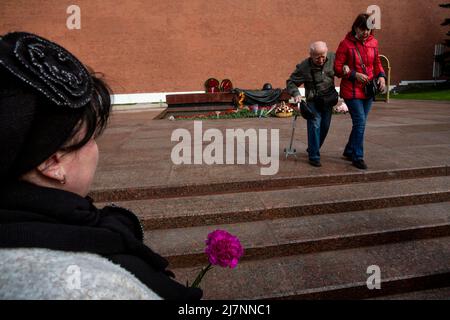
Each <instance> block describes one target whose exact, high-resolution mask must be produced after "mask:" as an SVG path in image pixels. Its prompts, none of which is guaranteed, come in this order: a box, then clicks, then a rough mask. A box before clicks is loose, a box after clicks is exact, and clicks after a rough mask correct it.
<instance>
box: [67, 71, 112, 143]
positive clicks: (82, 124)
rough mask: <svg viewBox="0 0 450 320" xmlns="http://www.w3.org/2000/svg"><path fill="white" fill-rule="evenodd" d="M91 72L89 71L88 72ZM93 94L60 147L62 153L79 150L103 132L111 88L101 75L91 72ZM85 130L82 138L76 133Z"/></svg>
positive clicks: (107, 116)
mask: <svg viewBox="0 0 450 320" xmlns="http://www.w3.org/2000/svg"><path fill="white" fill-rule="evenodd" d="M90 71H91V70H90ZM91 77H92V84H93V93H92V99H91V101H90V102H89V103H88V104H87V105H86V107H85V108H83V111H82V115H81V119H80V121H79V122H78V123H77V125H76V126H75V127H74V129H73V130H72V133H71V134H70V136H69V138H68V139H67V140H66V142H65V143H64V145H63V146H62V147H61V150H62V151H67V152H70V151H75V150H78V149H81V148H82V147H83V146H84V145H85V144H86V143H88V142H89V140H91V139H92V138H97V137H99V136H100V135H101V134H102V133H103V131H104V130H105V128H106V126H107V124H108V119H109V115H110V113H111V98H110V95H111V93H112V90H111V88H110V87H109V86H108V84H107V83H106V82H105V81H104V80H103V74H99V73H94V72H92V71H91ZM83 128H85V129H86V131H85V133H84V135H83V137H82V138H81V139H80V138H79V137H77V135H78V133H79V132H80V131H81V130H83Z"/></svg>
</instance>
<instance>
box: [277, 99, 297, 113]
mask: <svg viewBox="0 0 450 320" xmlns="http://www.w3.org/2000/svg"><path fill="white" fill-rule="evenodd" d="M292 111H294V109H292V108H291V107H290V106H289V105H287V104H286V103H285V102H284V101H283V102H281V104H280V105H279V106H278V107H277V108H276V109H275V113H280V112H281V113H291V112H292Z"/></svg>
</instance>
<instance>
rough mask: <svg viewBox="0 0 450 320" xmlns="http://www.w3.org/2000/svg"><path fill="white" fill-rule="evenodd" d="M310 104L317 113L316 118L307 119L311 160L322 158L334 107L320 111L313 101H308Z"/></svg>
mask: <svg viewBox="0 0 450 320" xmlns="http://www.w3.org/2000/svg"><path fill="white" fill-rule="evenodd" d="M308 105H309V106H310V107H311V109H312V110H313V111H314V112H315V113H316V117H315V118H314V119H311V120H308V121H307V127H308V149H307V150H306V151H307V152H308V155H309V160H320V152H319V150H320V147H321V146H322V144H323V142H324V141H325V138H326V137H327V134H328V130H329V129H330V123H331V114H332V109H331V108H328V109H327V110H325V111H319V110H318V109H317V108H316V106H315V105H314V103H313V102H308Z"/></svg>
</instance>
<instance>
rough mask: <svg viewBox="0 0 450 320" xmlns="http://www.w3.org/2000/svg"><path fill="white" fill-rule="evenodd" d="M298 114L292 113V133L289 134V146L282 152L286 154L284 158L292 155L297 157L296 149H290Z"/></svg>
mask: <svg viewBox="0 0 450 320" xmlns="http://www.w3.org/2000/svg"><path fill="white" fill-rule="evenodd" d="M297 106H298V109H299V110H300V103H298V104H297ZM297 117H298V114H297V112H296V113H295V115H294V120H292V135H291V142H290V143H289V148H284V154H285V155H286V159H287V158H288V157H289V156H291V155H293V156H294V157H295V158H297V149H292V142H293V141H294V133H295V123H296V121H297Z"/></svg>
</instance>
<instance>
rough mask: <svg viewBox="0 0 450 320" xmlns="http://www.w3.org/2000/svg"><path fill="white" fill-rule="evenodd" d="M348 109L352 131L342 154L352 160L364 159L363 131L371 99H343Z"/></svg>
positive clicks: (370, 106)
mask: <svg viewBox="0 0 450 320" xmlns="http://www.w3.org/2000/svg"><path fill="white" fill-rule="evenodd" d="M345 103H346V104H347V106H348V111H349V112H350V115H351V117H352V123H353V126H352V132H351V133H350V137H349V138H348V142H347V145H346V146H345V150H344V155H346V156H348V157H351V158H352V160H353V161H356V160H361V159H364V131H365V129H366V121H367V116H368V115H369V111H370V109H371V108H372V103H373V98H371V99H364V100H363V99H351V100H345Z"/></svg>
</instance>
